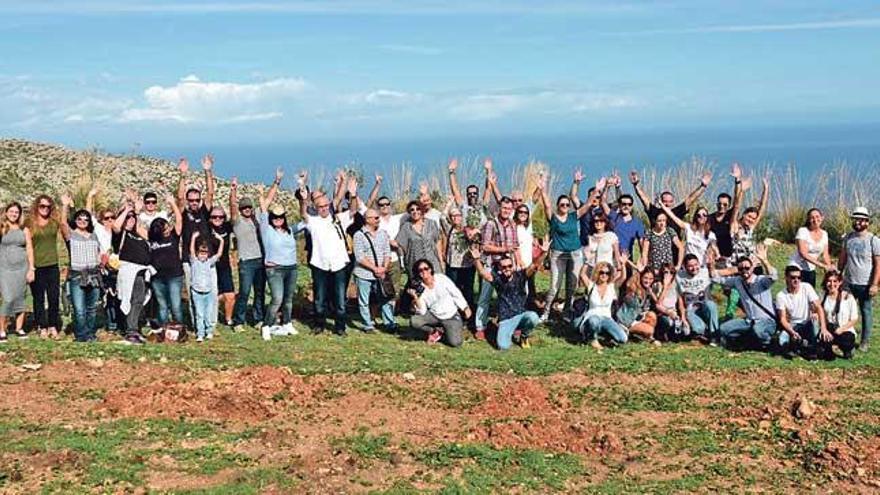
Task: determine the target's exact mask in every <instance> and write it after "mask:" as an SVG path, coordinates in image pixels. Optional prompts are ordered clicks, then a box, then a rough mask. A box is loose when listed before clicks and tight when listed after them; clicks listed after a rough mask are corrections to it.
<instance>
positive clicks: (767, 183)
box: [761, 174, 770, 190]
mask: <svg viewBox="0 0 880 495" xmlns="http://www.w3.org/2000/svg"><path fill="white" fill-rule="evenodd" d="M761 183H762V184H763V185H764V189H767V190H769V189H770V177H768V176H767V175H766V174H765V175H764V177H762V178H761Z"/></svg>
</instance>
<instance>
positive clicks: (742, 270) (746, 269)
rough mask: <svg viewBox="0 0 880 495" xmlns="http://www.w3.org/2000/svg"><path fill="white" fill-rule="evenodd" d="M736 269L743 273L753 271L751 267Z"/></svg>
mask: <svg viewBox="0 0 880 495" xmlns="http://www.w3.org/2000/svg"><path fill="white" fill-rule="evenodd" d="M736 269H737V270H739V271H741V272H747V271H749V270H751V269H752V267H750V266H738V267H736Z"/></svg>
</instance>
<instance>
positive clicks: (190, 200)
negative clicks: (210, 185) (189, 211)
mask: <svg viewBox="0 0 880 495" xmlns="http://www.w3.org/2000/svg"><path fill="white" fill-rule="evenodd" d="M201 200H202V198H186V202H187V203H198V202H199V201H201Z"/></svg>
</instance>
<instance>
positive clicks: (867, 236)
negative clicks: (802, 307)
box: [837, 206, 880, 352]
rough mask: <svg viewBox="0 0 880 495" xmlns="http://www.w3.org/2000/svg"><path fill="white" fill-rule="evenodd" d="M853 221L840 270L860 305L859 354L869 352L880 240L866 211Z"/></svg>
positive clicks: (856, 211)
mask: <svg viewBox="0 0 880 495" xmlns="http://www.w3.org/2000/svg"><path fill="white" fill-rule="evenodd" d="M850 218H851V219H852V228H853V230H852V232H850V233H849V234H847V235H846V237H844V238H843V247H842V248H841V250H840V259H839V260H838V262H837V267H838V269H839V270H840V271H841V272H842V273H843V282H844V284H845V285H846V287H847V289H849V291H850V293H851V294H852V295H853V296H854V297H855V298H856V301H858V303H859V313H860V316H861V320H862V339H861V342H860V343H859V350H860V351H862V352H867V351H868V343H869V341H870V340H871V330H872V329H873V326H874V310H873V309H872V300H873V298H874V296H876V295H877V292H878V287H880V238H878V237H877V236H876V235H874V233H873V232H871V231H870V230H868V226H869V225H870V223H871V215H870V214H869V213H868V209H867V208H865V207H864V206H859V207H856V208H855V209H854V210H853V211H852V213H851V214H850Z"/></svg>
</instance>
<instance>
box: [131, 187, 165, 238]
mask: <svg viewBox="0 0 880 495" xmlns="http://www.w3.org/2000/svg"><path fill="white" fill-rule="evenodd" d="M142 201H143V210H142V211H140V213H138V223H140V224H141V225H143V226H144V228H145V229H147V230H150V224H151V223H153V220H155V219H157V218H161V219H163V220H168V214H167V213H165V212H164V211H162V210H160V209H159V196H158V195H157V194H156V193H154V192H153V191H149V192H147V193H146V194H144V198H143V200H142ZM136 206H140V205H136Z"/></svg>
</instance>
